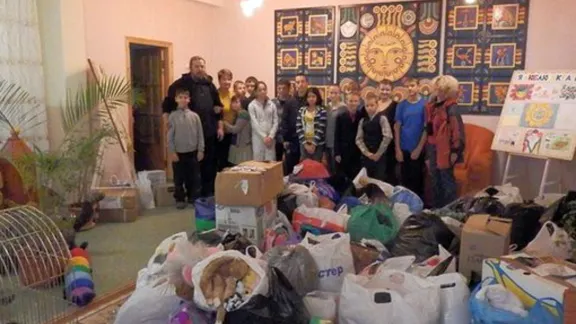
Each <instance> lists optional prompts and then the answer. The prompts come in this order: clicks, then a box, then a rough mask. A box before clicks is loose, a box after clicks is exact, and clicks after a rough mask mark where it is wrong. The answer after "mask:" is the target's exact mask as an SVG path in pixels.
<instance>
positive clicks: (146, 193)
mask: <svg viewBox="0 0 576 324" xmlns="http://www.w3.org/2000/svg"><path fill="white" fill-rule="evenodd" d="M136 187H137V188H138V194H139V196H140V204H141V205H142V207H143V208H144V209H154V208H156V205H155V204H154V192H153V191H152V182H151V181H150V179H148V171H140V172H138V179H136Z"/></svg>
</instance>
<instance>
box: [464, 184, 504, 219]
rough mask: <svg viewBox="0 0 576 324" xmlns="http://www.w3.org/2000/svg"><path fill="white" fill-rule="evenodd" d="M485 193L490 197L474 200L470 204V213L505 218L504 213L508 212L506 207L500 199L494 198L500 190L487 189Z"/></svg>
mask: <svg viewBox="0 0 576 324" xmlns="http://www.w3.org/2000/svg"><path fill="white" fill-rule="evenodd" d="M485 192H486V193H487V194H488V196H487V197H478V198H474V200H473V201H472V203H471V204H470V208H469V210H468V213H469V214H488V215H491V216H503V215H504V212H505V211H506V207H504V205H503V204H502V203H501V202H500V200H498V198H496V197H494V196H495V195H496V194H497V193H498V190H497V189H495V188H492V187H490V188H488V189H486V190H485Z"/></svg>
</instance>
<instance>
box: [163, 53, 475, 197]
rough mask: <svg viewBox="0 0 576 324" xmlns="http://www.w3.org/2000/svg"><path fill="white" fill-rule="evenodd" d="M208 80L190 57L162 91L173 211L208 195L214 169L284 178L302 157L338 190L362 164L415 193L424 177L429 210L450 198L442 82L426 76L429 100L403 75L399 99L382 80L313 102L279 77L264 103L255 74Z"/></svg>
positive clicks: (454, 154) (452, 156)
mask: <svg viewBox="0 0 576 324" xmlns="http://www.w3.org/2000/svg"><path fill="white" fill-rule="evenodd" d="M217 82H218V85H219V87H218V88H217V87H216V86H215V85H214V83H213V81H212V78H211V77H210V76H208V75H207V74H206V66H205V60H204V59H203V58H201V57H198V56H195V57H192V58H191V59H190V72H189V73H186V74H183V75H182V77H181V78H180V79H178V80H176V81H175V82H174V83H173V84H172V85H171V86H170V87H169V89H168V95H167V96H166V98H165V100H164V102H163V111H164V113H165V114H166V115H167V121H168V136H167V137H168V149H169V152H170V153H171V159H172V161H173V170H174V185H175V195H174V196H175V199H176V202H177V207H178V208H185V207H186V206H187V204H188V203H193V202H194V200H195V199H196V198H197V197H198V196H203V197H207V196H211V195H213V193H214V180H215V177H216V173H217V172H218V171H219V170H222V169H223V168H226V167H228V166H231V165H236V164H239V163H241V162H244V161H248V160H258V161H283V163H284V171H285V173H286V174H289V173H292V171H293V169H294V167H295V166H296V165H297V164H298V163H299V162H300V161H301V160H304V159H312V160H316V161H319V162H323V163H325V164H326V165H327V166H328V168H329V170H330V172H331V173H332V175H333V176H334V177H338V178H340V179H342V181H343V183H348V184H349V183H350V182H351V181H352V179H354V177H355V176H356V175H357V174H358V172H359V171H360V170H361V169H362V168H363V167H364V168H366V170H367V173H368V176H369V177H372V178H376V179H379V180H382V181H385V182H387V183H390V184H392V185H397V184H401V185H403V186H404V187H407V188H408V189H410V190H412V191H413V192H415V193H417V194H418V195H420V196H421V197H423V196H424V181H425V176H426V175H428V176H429V177H430V180H431V187H432V189H433V202H432V205H433V207H441V206H444V205H446V204H448V203H450V202H452V201H453V200H455V199H456V195H457V194H456V192H457V189H456V181H455V178H454V171H453V168H454V165H455V164H456V163H458V162H460V161H461V160H462V159H463V153H464V144H465V141H464V127H463V123H462V118H461V116H460V115H459V113H458V111H457V109H455V106H456V104H457V97H458V81H457V80H456V79H455V78H454V77H452V76H439V77H437V78H435V79H434V80H433V82H432V86H433V93H432V96H431V97H430V98H429V99H427V98H424V97H422V96H421V95H420V87H419V80H417V79H414V78H408V79H407V80H406V81H405V86H406V88H407V89H408V96H407V98H406V99H404V100H402V101H401V102H399V103H396V102H395V101H394V100H393V98H392V90H393V84H392V82H390V81H388V80H383V81H381V82H380V83H379V84H378V90H377V92H368V93H367V94H366V95H365V96H364V98H362V97H361V95H360V93H359V90H360V89H359V87H358V86H357V85H354V84H353V85H352V86H350V87H348V89H347V91H345V93H342V92H341V89H340V87H339V86H338V85H333V86H330V87H329V89H328V95H327V98H322V95H321V93H320V91H319V89H318V88H316V87H310V86H309V84H308V80H307V77H306V75H303V74H299V75H297V76H296V77H295V80H288V79H282V80H279V81H278V83H277V89H276V97H275V98H273V99H271V98H270V96H269V95H268V86H267V85H266V83H265V82H263V81H259V80H258V79H257V78H255V77H249V78H247V79H246V80H245V81H235V82H233V74H232V72H231V71H230V70H228V69H222V70H220V71H219V72H218V80H217Z"/></svg>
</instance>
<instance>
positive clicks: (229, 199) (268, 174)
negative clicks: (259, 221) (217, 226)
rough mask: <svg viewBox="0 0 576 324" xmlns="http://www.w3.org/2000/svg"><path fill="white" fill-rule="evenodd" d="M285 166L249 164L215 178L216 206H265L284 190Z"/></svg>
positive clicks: (280, 164) (272, 163)
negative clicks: (283, 167) (283, 168)
mask: <svg viewBox="0 0 576 324" xmlns="http://www.w3.org/2000/svg"><path fill="white" fill-rule="evenodd" d="M283 177H284V173H283V170H282V162H256V161H248V162H244V163H241V164H240V165H238V166H236V167H233V168H230V169H227V170H224V171H222V172H219V173H218V175H217V176H216V185H215V187H216V193H215V199H216V204H219V205H224V206H254V207H256V206H262V205H264V204H266V203H267V202H268V201H270V200H272V199H275V198H276V196H277V195H278V194H280V193H281V192H282V190H284V179H283Z"/></svg>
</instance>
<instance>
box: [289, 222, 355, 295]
mask: <svg viewBox="0 0 576 324" xmlns="http://www.w3.org/2000/svg"><path fill="white" fill-rule="evenodd" d="M300 245H302V246H304V247H305V248H306V249H308V251H309V252H310V254H311V255H312V257H313V258H314V262H315V263H316V267H317V268H318V278H319V279H318V280H319V282H318V290H322V291H328V292H339V291H340V289H341V288H342V282H343V281H344V276H345V275H346V274H347V273H354V259H353V258H352V251H351V250H350V235H348V234H344V233H336V234H327V235H320V236H316V235H312V234H310V233H307V234H306V237H304V240H302V243H300Z"/></svg>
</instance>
